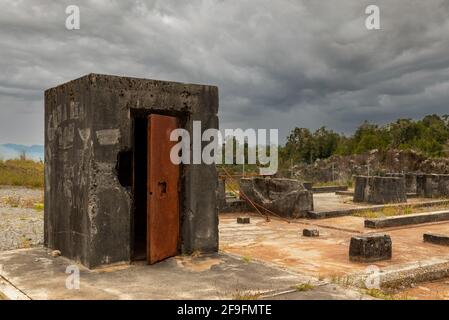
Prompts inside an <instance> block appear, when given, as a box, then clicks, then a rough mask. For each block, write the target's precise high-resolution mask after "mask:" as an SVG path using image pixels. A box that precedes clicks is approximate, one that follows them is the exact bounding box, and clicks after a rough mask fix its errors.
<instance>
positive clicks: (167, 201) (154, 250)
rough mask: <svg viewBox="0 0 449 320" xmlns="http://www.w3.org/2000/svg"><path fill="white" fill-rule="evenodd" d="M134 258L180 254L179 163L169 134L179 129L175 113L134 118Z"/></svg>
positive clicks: (155, 259) (151, 260) (153, 259)
mask: <svg viewBox="0 0 449 320" xmlns="http://www.w3.org/2000/svg"><path fill="white" fill-rule="evenodd" d="M133 124H134V129H133V131H134V134H133V140H134V141H133V144H134V147H133V154H134V156H133V162H134V164H133V167H134V170H133V177H134V179H133V181H134V182H133V195H134V214H133V227H132V237H131V238H132V245H131V248H132V249H131V250H132V259H133V260H134V261H136V260H146V261H147V262H148V263H149V264H153V263H156V262H158V261H161V260H164V259H166V258H168V257H172V256H174V255H176V254H178V251H179V243H180V241H179V240H180V239H179V238H180V200H179V199H180V191H181V190H180V185H181V184H180V176H181V168H180V165H177V164H174V163H173V162H172V161H171V159H170V152H171V148H172V147H173V146H174V145H175V144H176V143H177V142H174V141H170V134H171V132H172V131H173V130H175V129H177V128H179V125H180V124H179V118H178V117H176V116H172V115H162V114H143V115H137V116H134V117H133Z"/></svg>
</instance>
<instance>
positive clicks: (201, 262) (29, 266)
mask: <svg viewBox="0 0 449 320" xmlns="http://www.w3.org/2000/svg"><path fill="white" fill-rule="evenodd" d="M48 253H49V252H48V251H47V250H46V249H43V248H33V249H22V250H13V251H6V252H3V253H0V265H2V269H1V271H0V276H1V278H3V279H4V280H5V281H7V282H8V283H10V284H12V285H13V286H14V287H15V288H17V289H19V290H20V291H21V292H22V294H23V295H24V296H25V297H26V298H29V299H254V298H257V299H271V298H276V299H282V297H283V296H286V297H288V298H291V297H293V295H294V298H295V299H368V298H370V297H367V296H364V295H363V294H362V293H361V292H359V291H357V290H350V289H349V290H348V289H344V288H341V287H338V286H337V285H330V284H324V283H319V282H316V281H314V280H313V279H311V278H309V277H304V276H302V275H299V274H297V273H293V272H289V271H287V270H282V269H280V268H276V267H273V266H269V265H266V264H264V263H259V262H255V261H253V262H246V261H244V260H243V259H238V258H236V257H233V256H230V255H227V254H214V255H204V256H199V257H190V256H179V257H174V258H171V259H168V260H165V261H163V262H161V263H158V264H156V265H152V266H148V265H146V264H143V263H142V264H140V263H138V264H131V265H128V264H124V265H116V266H108V267H105V268H100V269H97V270H88V269H86V268H83V267H82V266H79V269H80V289H79V290H70V289H67V287H66V280H67V278H68V276H69V274H67V273H66V268H67V267H68V266H71V265H73V261H71V260H68V259H66V258H63V257H57V258H53V257H51V256H49V254H48ZM304 283H308V284H310V285H311V286H312V287H311V289H310V290H308V291H307V292H299V291H298V290H295V287H296V286H297V285H300V284H304Z"/></svg>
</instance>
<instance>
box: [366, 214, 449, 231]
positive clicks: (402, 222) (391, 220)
mask: <svg viewBox="0 0 449 320" xmlns="http://www.w3.org/2000/svg"><path fill="white" fill-rule="evenodd" d="M446 220H449V211H436V212H431V213H418V214H408V215H404V216H397V217H388V218H377V219H365V228H371V229H380V228H391V227H400V226H406V225H411V224H421V223H428V222H438V221H446Z"/></svg>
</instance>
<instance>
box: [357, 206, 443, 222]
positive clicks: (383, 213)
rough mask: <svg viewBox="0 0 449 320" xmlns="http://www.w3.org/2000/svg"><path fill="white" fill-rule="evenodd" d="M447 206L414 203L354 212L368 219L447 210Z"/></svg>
mask: <svg viewBox="0 0 449 320" xmlns="http://www.w3.org/2000/svg"><path fill="white" fill-rule="evenodd" d="M447 208H448V205H431V206H427V207H414V206H413V204H412V205H404V206H395V207H385V208H383V209H382V210H378V211H373V210H369V209H367V210H364V211H360V212H356V213H354V216H355V217H362V218H368V219H375V218H385V217H394V216H404V215H408V214H414V213H424V212H431V211H438V210H445V209H447Z"/></svg>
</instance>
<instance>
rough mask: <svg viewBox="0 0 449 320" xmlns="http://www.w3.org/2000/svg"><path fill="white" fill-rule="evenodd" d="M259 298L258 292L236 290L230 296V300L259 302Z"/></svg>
mask: <svg viewBox="0 0 449 320" xmlns="http://www.w3.org/2000/svg"><path fill="white" fill-rule="evenodd" d="M260 296H261V293H260V292H251V291H241V290H236V292H235V293H234V294H233V295H232V300H259V299H260Z"/></svg>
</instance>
